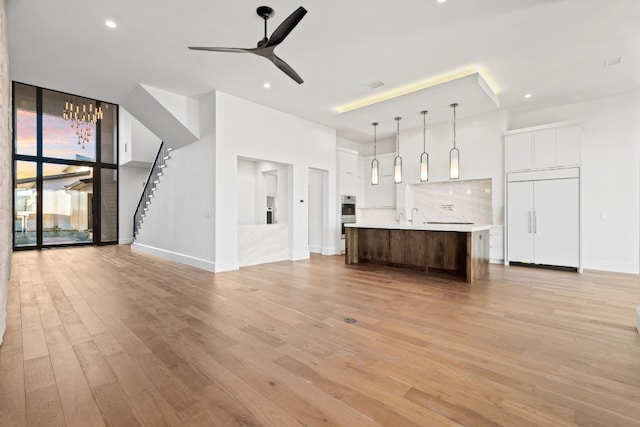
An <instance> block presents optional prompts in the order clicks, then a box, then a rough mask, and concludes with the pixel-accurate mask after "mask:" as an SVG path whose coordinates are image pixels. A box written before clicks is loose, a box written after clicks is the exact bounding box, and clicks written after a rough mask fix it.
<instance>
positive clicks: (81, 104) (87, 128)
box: [62, 97, 104, 149]
mask: <svg viewBox="0 0 640 427" xmlns="http://www.w3.org/2000/svg"><path fill="white" fill-rule="evenodd" d="M93 104H94V102H93V101H89V103H88V105H87V100H86V99H82V100H81V101H80V100H78V99H75V98H73V97H70V98H67V99H65V101H64V111H63V112H62V118H63V119H64V120H66V121H71V128H73V129H75V130H76V136H77V137H78V145H82V148H83V149H84V147H85V144H86V143H87V142H89V140H90V138H91V132H92V130H93V128H94V126H95V124H96V123H98V120H102V118H103V117H104V116H103V114H102V107H100V106H98V105H95V106H94V105H93ZM96 104H97V103H96Z"/></svg>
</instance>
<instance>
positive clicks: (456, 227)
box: [344, 222, 491, 233]
mask: <svg viewBox="0 0 640 427" xmlns="http://www.w3.org/2000/svg"><path fill="white" fill-rule="evenodd" d="M344 226H345V227H349V228H382V229H387V230H426V231H457V232H460V233H469V232H473V231H483V230H489V229H490V228H491V225H483V224H429V223H427V224H426V225H425V224H416V225H412V224H364V223H358V222H355V223H353V224H345V225H344Z"/></svg>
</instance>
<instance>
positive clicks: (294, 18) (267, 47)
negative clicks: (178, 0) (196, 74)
mask: <svg viewBox="0 0 640 427" xmlns="http://www.w3.org/2000/svg"><path fill="white" fill-rule="evenodd" d="M256 13H257V14H258V15H259V16H260V17H261V18H262V19H264V38H263V39H262V40H260V41H258V46H257V47H252V48H236V47H194V46H189V49H191V50H207V51H213V52H235V53H253V54H256V55H260V56H262V57H264V58H267V59H268V60H269V61H271V62H273V63H274V64H275V66H276V67H278V68H280V69H281V70H282V71H283V72H284V73H285V74H286V75H288V76H289V77H291V78H292V79H293V80H295V81H296V82H297V83H298V84H302V83H303V81H304V80H302V78H301V77H300V76H299V75H298V73H296V72H295V71H294V70H293V68H291V66H289V64H287V63H286V62H284V61H283V60H282V59H280V58H279V57H278V56H277V55H276V54H275V53H274V52H273V50H274V49H275V48H276V47H277V46H278V45H279V44H280V43H282V42H283V41H284V39H285V38H286V37H287V36H288V35H289V33H290V32H291V31H292V30H293V29H294V28H295V26H296V25H298V23H299V22H300V21H301V20H302V18H303V17H304V15H306V14H307V10H306V9H305V8H304V7H302V6H300V7H299V8H298V9H296V10H295V11H294V12H293V13H292V14H291V15H289V17H288V18H287V19H285V20H284V21H283V22H282V24H280V25H279V26H278V28H276V30H275V31H274V32H273V34H271V37H267V20H268V19H269V18H271V17H272V16H273V14H274V12H273V9H272V8H270V7H269V6H260V7H259V8H258V9H257V10H256Z"/></svg>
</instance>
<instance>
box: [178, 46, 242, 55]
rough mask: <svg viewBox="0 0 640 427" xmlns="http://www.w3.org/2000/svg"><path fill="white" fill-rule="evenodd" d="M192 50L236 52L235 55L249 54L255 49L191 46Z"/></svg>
mask: <svg viewBox="0 0 640 427" xmlns="http://www.w3.org/2000/svg"><path fill="white" fill-rule="evenodd" d="M189 49H191V50H206V51H210V52H235V53H247V52H250V51H251V50H253V49H243V48H240V47H198V46H189Z"/></svg>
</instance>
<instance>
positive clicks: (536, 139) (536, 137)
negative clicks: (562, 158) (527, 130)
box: [533, 129, 558, 169]
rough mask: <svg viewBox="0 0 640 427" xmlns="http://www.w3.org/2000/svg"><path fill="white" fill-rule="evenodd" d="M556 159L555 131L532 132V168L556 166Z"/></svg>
mask: <svg viewBox="0 0 640 427" xmlns="http://www.w3.org/2000/svg"><path fill="white" fill-rule="evenodd" d="M556 158H557V156H556V130H555V129H545V130H539V131H536V132H533V168H534V169H543V168H552V167H555V166H558V164H557V161H556Z"/></svg>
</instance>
